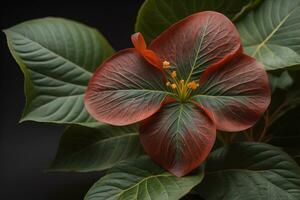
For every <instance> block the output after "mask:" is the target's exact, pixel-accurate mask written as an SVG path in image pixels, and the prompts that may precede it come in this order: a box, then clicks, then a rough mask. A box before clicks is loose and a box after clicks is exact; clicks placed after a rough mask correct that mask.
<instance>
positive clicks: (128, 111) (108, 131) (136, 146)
mask: <svg viewBox="0 0 300 200" xmlns="http://www.w3.org/2000/svg"><path fill="white" fill-rule="evenodd" d="M208 10H210V11H209V12H208ZM203 11H206V12H203ZM211 11H217V12H219V13H223V14H224V15H225V16H227V17H228V18H229V19H231V21H232V22H233V23H234V24H235V25H233V23H231V22H230V20H228V19H227V18H226V17H225V16H224V15H221V14H219V13H215V12H211ZM195 13H196V14H195ZM299 20H300V0H246V1H237V0H222V1H219V0H186V1H181V0H146V1H145V2H144V4H143V5H142V7H141V9H140V11H139V13H138V16H137V21H136V26H135V31H136V32H140V33H141V34H140V33H138V34H134V35H133V36H132V42H133V45H134V48H131V49H126V50H122V51H120V52H118V53H116V54H114V55H113V56H112V54H113V53H114V50H113V48H112V47H111V46H110V45H109V43H108V42H107V41H106V39H105V38H104V37H103V36H102V35H101V34H100V33H99V32H98V31H97V30H95V29H93V28H90V27H87V26H85V25H83V24H80V23H78V22H74V21H71V20H67V19H62V18H43V19H36V20H30V21H27V22H24V23H21V24H19V25H16V26H14V27H11V28H8V29H6V30H4V32H5V34H6V36H7V43H8V46H9V49H10V51H11V54H12V55H13V57H14V58H15V60H16V62H17V63H18V65H19V66H20V69H21V70H22V72H23V73H24V79H25V81H24V86H25V87H24V90H25V95H26V106H25V108H24V112H23V116H22V119H21V121H27V120H32V121H37V122H49V123H59V124H64V125H66V126H67V128H66V130H65V132H64V133H63V135H62V137H61V141H60V144H59V149H58V151H57V155H56V157H55V159H54V161H53V163H52V165H51V167H50V168H49V170H53V171H78V172H88V171H105V172H106V174H105V175H104V176H103V177H102V178H100V180H99V181H97V182H96V183H95V184H94V186H92V188H91V189H90V190H89V191H88V192H87V195H86V197H85V199H86V200H98V199H99V200H100V199H121V198H122V199H124V200H131V199H169V200H175V199H180V198H183V199H194V198H195V199H202V198H203V199H207V200H214V199H216V200H217V199H230V200H231V199H258V200H260V199H287V200H296V199H299V198H300V190H299V188H300V167H299V164H300V145H299V144H300V126H299V122H300V115H299V113H300V71H299V69H300V37H299V34H300V23H299ZM174 23H175V25H173V24H174ZM235 27H237V29H236V28H235ZM197 31H198V32H197ZM206 31H207V32H206ZM196 33H197V34H196ZM142 34H143V35H144V37H145V41H144V39H143V37H142ZM240 38H241V40H240ZM146 42H147V43H148V44H149V45H147V44H146ZM241 44H242V45H241ZM242 47H243V50H244V51H242ZM195 52H196V53H195ZM243 52H244V53H243ZM109 57H110V58H109ZM254 58H255V59H254ZM163 61H167V62H163ZM258 61H259V62H260V63H262V64H260V63H259V62H258ZM99 66H100V67H99ZM262 66H264V69H265V70H266V71H267V72H268V77H269V83H270V88H271V90H269V88H268V85H267V84H268V81H267V76H266V73H265V71H264V70H263V68H262ZM98 67H99V68H98ZM297 70H298V71H297ZM174 71H175V73H174ZM162 72H163V73H162ZM199 77H200V78H199ZM181 80H183V81H181ZM168 82H169V83H168ZM180 84H181V85H180ZM87 88H88V90H87ZM86 91H87V92H86ZM85 92H86V96H85V97H84V95H85ZM100 94H101V95H100ZM270 95H272V99H271V102H270V105H269V107H268V108H267V106H268V104H269V96H270ZM84 99H85V102H84ZM84 104H86V106H85V105H84ZM265 110H266V111H265ZM264 111H265V112H264ZM263 113H264V114H263ZM260 114H263V116H262V117H261V118H259V117H260ZM99 121H101V122H99ZM256 122H257V123H256ZM105 123H109V124H112V125H108V124H105ZM135 123H137V124H135ZM131 124H134V125H131ZM115 125H118V126H115ZM120 125H122V126H120ZM125 125H126V126H125ZM128 125H129V126H128ZM216 129H218V131H217V132H216ZM245 129H246V130H245ZM228 131H231V132H233V131H234V133H228ZM215 138H217V139H216V142H215V145H214V141H215ZM267 143H268V144H267ZM213 145H214V147H213ZM211 149H213V150H212V151H211ZM210 151H211V152H210ZM145 154H148V155H149V156H150V157H148V156H147V155H145ZM207 156H208V158H207V159H206V157H207ZM295 160H296V161H297V162H298V164H297V162H295ZM203 161H205V162H203ZM200 164H201V165H200ZM199 165H200V166H199ZM165 169H167V170H169V172H167V171H165ZM193 169H194V170H193ZM191 170H193V171H191ZM190 171H191V172H190ZM173 174H175V175H177V176H183V175H185V176H183V177H177V176H174V175H173Z"/></svg>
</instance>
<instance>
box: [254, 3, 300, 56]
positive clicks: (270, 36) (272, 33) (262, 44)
mask: <svg viewBox="0 0 300 200" xmlns="http://www.w3.org/2000/svg"><path fill="white" fill-rule="evenodd" d="M298 7H299V6H297V7H295V8H293V9H292V10H291V11H290V12H289V13H288V14H287V15H286V16H285V17H284V18H283V19H282V21H280V23H279V24H278V25H277V26H276V27H275V28H274V30H273V31H272V32H271V33H270V34H269V35H268V36H267V37H266V39H265V40H264V41H262V43H260V44H256V45H258V46H257V48H256V49H255V51H254V52H253V53H252V56H255V55H256V54H257V53H258V52H259V50H260V49H261V48H262V47H263V46H264V45H265V44H266V43H267V42H268V41H269V40H270V39H271V38H272V37H273V36H274V34H275V33H276V32H277V31H278V30H279V28H280V27H281V26H282V25H283V24H284V23H285V22H286V20H287V19H288V18H289V17H290V16H291V14H292V13H293V12H294V11H295V10H296V9H297V8H298ZM256 45H251V46H256Z"/></svg>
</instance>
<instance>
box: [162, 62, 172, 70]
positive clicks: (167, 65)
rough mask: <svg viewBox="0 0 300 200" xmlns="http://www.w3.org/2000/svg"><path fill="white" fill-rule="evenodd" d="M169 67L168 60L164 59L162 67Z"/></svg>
mask: <svg viewBox="0 0 300 200" xmlns="http://www.w3.org/2000/svg"><path fill="white" fill-rule="evenodd" d="M170 67H171V65H170V62H168V61H166V60H165V61H164V62H163V68H164V69H169V68H170Z"/></svg>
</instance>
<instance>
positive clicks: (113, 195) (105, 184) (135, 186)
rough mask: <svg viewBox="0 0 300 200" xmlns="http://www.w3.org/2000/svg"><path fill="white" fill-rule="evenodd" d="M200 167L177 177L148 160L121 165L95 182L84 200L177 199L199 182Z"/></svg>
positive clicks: (200, 177)
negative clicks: (191, 172)
mask: <svg viewBox="0 0 300 200" xmlns="http://www.w3.org/2000/svg"><path fill="white" fill-rule="evenodd" d="M203 175H204V174H203V168H199V169H198V171H197V172H195V174H191V175H189V176H185V177H182V178H178V177H176V176H174V175H172V174H170V173H168V172H165V171H164V170H163V169H162V168H160V167H158V166H157V165H156V164H155V163H153V161H151V160H150V158H148V157H146V156H142V157H140V158H139V159H138V160H136V161H133V162H124V163H122V164H120V165H118V166H116V167H114V168H113V169H112V170H110V171H109V172H108V173H107V174H106V175H105V176H104V177H102V178H101V179H100V180H99V181H98V182H96V183H95V184H94V185H93V186H92V188H91V189H90V190H89V191H88V193H87V195H86V197H85V200H102V199H103V200H120V199H122V200H133V199H138V200H150V199H155V200H156V199H159V200H177V199H180V197H182V196H184V195H185V194H187V193H188V192H189V191H190V190H191V189H192V188H193V187H194V186H196V185H197V184H199V183H200V182H201V181H202V179H203Z"/></svg>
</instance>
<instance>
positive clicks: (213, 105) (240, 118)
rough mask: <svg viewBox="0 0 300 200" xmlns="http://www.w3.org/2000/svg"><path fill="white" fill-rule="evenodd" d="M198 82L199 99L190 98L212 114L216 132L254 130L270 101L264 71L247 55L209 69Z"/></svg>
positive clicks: (197, 97) (266, 77)
mask: <svg viewBox="0 0 300 200" xmlns="http://www.w3.org/2000/svg"><path fill="white" fill-rule="evenodd" d="M200 82H201V83H202V84H200V88H199V90H198V91H197V93H199V95H195V96H194V97H193V98H194V99H195V100H196V101H197V102H199V103H201V104H202V105H203V106H204V107H206V108H207V109H208V110H210V111H211V112H212V113H213V118H214V120H215V123H216V126H217V129H219V130H223V131H241V130H244V129H247V128H249V127H251V126H253V125H254V124H255V122H256V121H257V120H258V119H259V117H260V116H261V115H262V114H263V113H264V112H265V110H266V109H267V107H268V105H269V103H270V100H271V96H270V88H269V82H268V76H267V73H266V71H265V70H264V68H263V66H262V65H261V64H260V63H258V62H257V61H256V60H255V59H254V58H251V57H249V56H247V55H243V54H242V55H240V56H238V57H236V58H234V59H232V60H231V61H229V62H228V63H226V64H225V65H223V66H222V67H218V68H216V67H212V68H208V69H207V70H206V71H205V72H204V73H203V74H202V76H201V77H200Z"/></svg>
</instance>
